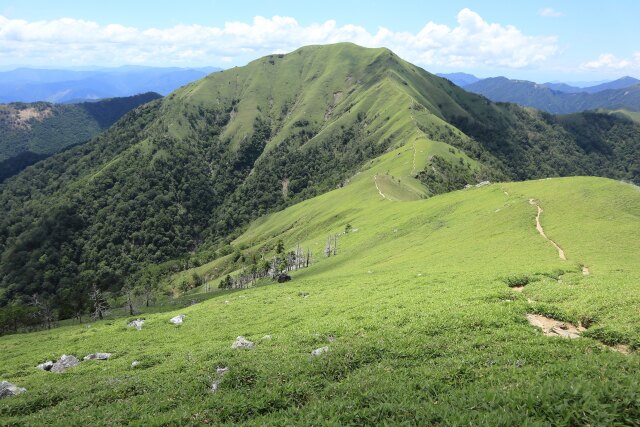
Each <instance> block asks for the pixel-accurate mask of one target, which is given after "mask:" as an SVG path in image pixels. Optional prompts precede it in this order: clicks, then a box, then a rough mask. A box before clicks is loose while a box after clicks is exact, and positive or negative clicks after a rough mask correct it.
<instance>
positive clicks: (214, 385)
mask: <svg viewBox="0 0 640 427" xmlns="http://www.w3.org/2000/svg"><path fill="white" fill-rule="evenodd" d="M227 372H229V368H227V367H226V366H223V367H217V368H216V374H218V376H219V377H222V376H223V375H224V374H226V373H227ZM221 381H222V378H217V379H216V380H214V381H213V382H212V383H211V389H210V391H211V393H215V392H216V391H218V388H220V382H221Z"/></svg>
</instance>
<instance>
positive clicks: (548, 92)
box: [463, 77, 640, 114]
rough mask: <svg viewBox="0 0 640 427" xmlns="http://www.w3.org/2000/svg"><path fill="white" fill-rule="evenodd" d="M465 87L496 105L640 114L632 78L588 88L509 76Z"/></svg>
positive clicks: (639, 92) (639, 91) (639, 84)
mask: <svg viewBox="0 0 640 427" xmlns="http://www.w3.org/2000/svg"><path fill="white" fill-rule="evenodd" d="M463 87H464V89H465V90H467V91H470V92H473V93H477V94H480V95H483V96H486V97H487V98H489V99H491V100H492V101H495V102H515V103H517V104H520V105H524V106H527V107H533V108H537V109H539V110H543V111H547V112H549V113H553V114H569V113H575V112H579V111H587V110H596V109H608V110H617V109H620V108H623V109H627V110H630V111H640V81H639V80H636V79H633V78H631V77H625V78H622V79H618V80H615V81H613V82H609V83H604V84H601V85H597V86H592V87H587V88H575V87H572V86H568V85H562V84H552V83H545V84H537V83H534V82H529V81H526V80H511V79H507V78H506V77H492V78H488V79H482V80H479V81H476V82H471V83H469V84H465V85H464V86H463Z"/></svg>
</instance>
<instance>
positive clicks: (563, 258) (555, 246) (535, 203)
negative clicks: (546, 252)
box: [529, 199, 567, 261]
mask: <svg viewBox="0 0 640 427" xmlns="http://www.w3.org/2000/svg"><path fill="white" fill-rule="evenodd" d="M529 204H530V205H534V206H535V207H537V208H538V214H537V215H536V230H538V233H540V235H541V236H542V237H544V238H545V239H547V240H548V241H549V242H551V244H552V245H553V247H554V248H556V249H557V250H558V256H559V257H560V259H561V260H563V261H566V260H567V256H566V255H565V254H564V251H563V250H562V248H561V247H560V246H559V245H558V244H557V243H556V242H554V241H553V240H551V239H550V238H548V237H547V235H546V234H545V233H544V229H543V228H542V224H540V215H541V214H542V212H544V211H543V210H542V208H541V207H540V205H539V204H538V202H536V200H535V199H529Z"/></svg>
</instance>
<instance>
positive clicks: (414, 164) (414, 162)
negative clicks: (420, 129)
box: [411, 114, 417, 176]
mask: <svg viewBox="0 0 640 427" xmlns="http://www.w3.org/2000/svg"><path fill="white" fill-rule="evenodd" d="M411 117H413V114H412V115H411ZM415 121H416V119H413V122H414V123H415ZM416 151H417V148H416V141H415V139H414V140H413V167H412V168H411V175H412V176H413V175H415V174H416Z"/></svg>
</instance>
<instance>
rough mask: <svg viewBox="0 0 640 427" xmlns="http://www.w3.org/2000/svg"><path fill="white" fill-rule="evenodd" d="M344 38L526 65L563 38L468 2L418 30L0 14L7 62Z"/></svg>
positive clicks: (243, 56)
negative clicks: (134, 23) (533, 31)
mask: <svg viewBox="0 0 640 427" xmlns="http://www.w3.org/2000/svg"><path fill="white" fill-rule="evenodd" d="M343 41H350V42H353V43H357V44H360V45H363V46H368V47H381V46H384V47H388V48H390V49H392V50H394V51H395V52H396V53H398V54H399V55H401V56H403V57H404V58H406V59H408V60H410V61H413V62H416V63H418V64H420V65H425V66H429V65H444V66H450V67H477V66H483V65H485V66H498V67H508V68H523V67H529V66H533V65H535V64H538V63H541V62H544V61H545V60H546V59H548V58H549V57H551V56H553V55H554V54H555V53H556V52H557V51H558V46H557V44H556V38H555V37H549V36H531V35H526V34H523V33H522V31H520V30H519V29H518V28H516V27H514V26H512V25H502V24H496V23H489V22H487V21H485V20H484V19H483V18H482V17H481V16H480V15H478V14H477V13H475V12H473V11H471V10H469V9H466V8H465V9H462V10H461V11H460V12H459V13H458V15H457V25H456V26H454V27H449V26H447V25H443V24H438V23H435V22H428V23H427V24H426V25H425V26H424V27H423V28H422V29H421V30H420V31H418V32H416V33H411V32H402V31H399V32H398V31H391V30H389V29H387V28H384V27H379V28H378V29H377V30H376V31H375V32H369V31H368V30H367V29H366V28H364V27H361V26H358V25H351V24H347V25H342V26H339V25H338V24H337V22H336V21H334V20H328V21H326V22H324V23H315V24H310V25H307V26H303V25H300V23H298V21H297V20H296V19H294V18H291V17H285V16H274V17H272V18H264V17H261V16H257V17H255V18H254V19H253V21H252V22H227V23H225V24H224V25H223V26H222V27H209V26H203V25H176V26H174V27H171V28H146V29H139V28H135V27H126V26H123V25H120V24H109V25H100V24H98V23H96V22H91V21H85V20H79V19H72V18H63V19H57V20H51V21H33V22H29V21H24V20H19V19H9V18H6V17H3V16H0V64H2V63H4V64H18V63H23V64H31V65H47V66H51V65H58V64H59V65H89V64H99V65H120V64H150V65H157V64H175V65H202V64H210V65H216V64H218V63H242V62H244V61H246V60H247V59H249V58H254V57H256V56H259V55H264V54H269V53H282V52H290V51H292V50H294V49H296V48H298V47H300V46H303V45H307V44H328V43H337V42H343Z"/></svg>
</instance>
